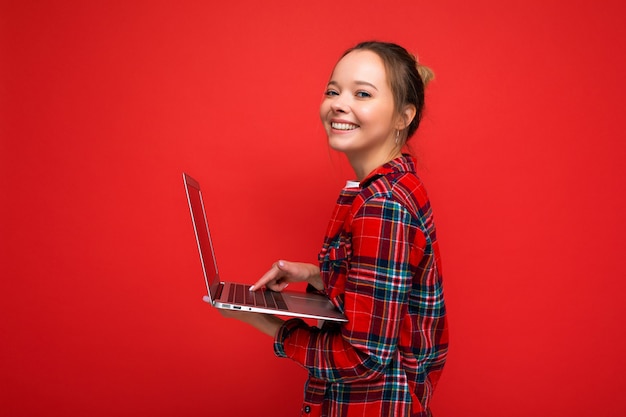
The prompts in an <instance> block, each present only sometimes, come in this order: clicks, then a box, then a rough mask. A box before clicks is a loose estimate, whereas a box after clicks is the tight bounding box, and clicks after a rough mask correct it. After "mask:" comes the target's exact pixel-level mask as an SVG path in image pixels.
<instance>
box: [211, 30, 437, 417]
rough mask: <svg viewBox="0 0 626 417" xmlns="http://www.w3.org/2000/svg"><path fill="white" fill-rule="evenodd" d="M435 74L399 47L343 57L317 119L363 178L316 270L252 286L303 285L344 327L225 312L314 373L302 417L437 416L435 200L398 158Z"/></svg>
mask: <svg viewBox="0 0 626 417" xmlns="http://www.w3.org/2000/svg"><path fill="white" fill-rule="evenodd" d="M431 78H432V72H430V70H429V69H427V68H426V67H423V66H421V65H420V64H419V63H417V62H416V60H415V58H414V57H413V56H412V55H411V54H409V53H408V52H407V51H406V50H405V49H404V48H402V47H400V46H398V45H395V44H391V43H382V42H365V43H361V44H359V45H357V46H355V47H354V48H352V49H350V50H348V51H347V52H346V53H345V54H344V55H343V57H342V58H341V59H340V60H339V62H338V63H337V64H336V66H335V68H334V71H333V73H332V75H331V77H330V81H329V82H328V86H327V88H326V93H325V96H324V99H323V101H322V104H321V107H320V117H321V119H322V123H323V125H324V127H325V129H326V133H327V134H328V141H329V144H330V146H331V147H332V148H333V149H335V150H337V151H339V152H343V153H344V154H345V155H346V156H347V158H348V160H349V162H350V164H351V166H352V168H353V169H354V172H355V174H356V178H357V180H358V182H354V181H350V182H348V184H347V185H346V188H344V189H343V190H342V192H341V193H340V196H339V199H338V201H337V205H336V208H335V210H334V213H333V216H332V218H331V220H330V224H329V227H328V231H327V234H326V237H325V239H324V242H323V246H322V250H321V252H320V254H319V265H312V264H304V263H297V262H288V261H282V260H281V261H278V262H276V263H275V264H274V265H273V266H272V268H271V269H270V270H269V271H268V272H267V273H266V274H265V275H264V276H263V277H261V279H259V281H258V282H256V283H255V284H254V285H253V286H252V290H256V289H258V288H261V287H262V286H264V285H265V286H267V287H268V288H270V289H272V290H275V291H282V290H283V289H284V288H285V287H286V286H287V285H288V284H289V283H290V282H307V283H308V284H309V285H308V289H309V290H312V291H319V292H322V293H324V294H326V295H327V296H328V297H330V299H331V300H333V302H335V303H336V304H337V305H338V306H339V307H340V308H341V309H342V310H344V311H345V314H346V316H347V318H348V319H349V322H347V323H344V324H325V325H324V326H322V327H321V328H317V327H310V326H308V325H307V324H305V322H303V321H302V320H299V319H292V320H288V321H283V320H281V319H280V318H278V317H275V316H272V315H262V314H250V313H241V312H234V313H233V312H227V311H226V310H221V311H222V313H223V314H224V315H226V316H228V317H235V318H237V319H240V320H242V321H245V322H247V323H249V324H251V325H252V326H254V327H256V328H257V329H259V330H261V331H262V332H265V333H267V334H268V335H270V336H272V337H274V350H275V352H276V354H277V355H278V356H281V357H288V358H291V359H293V360H294V361H296V362H298V363H299V364H300V365H302V366H304V367H305V368H306V369H307V370H308V371H309V379H308V381H307V384H306V389H305V399H304V406H303V408H302V415H305V416H313V415H315V416H342V417H350V416H377V417H378V416H394V417H400V416H420V417H422V416H430V415H431V412H430V409H429V403H430V399H431V396H432V393H433V390H434V388H435V385H436V384H437V381H438V379H439V375H440V373H441V371H442V369H443V366H444V363H445V359H446V353H447V346H448V338H447V326H446V310H445V305H444V298H443V288H442V281H441V264H440V258H439V248H438V243H437V236H436V232H435V225H434V223H433V216H432V211H431V207H430V202H429V200H428V197H427V195H426V191H425V190H424V186H423V184H422V182H421V181H420V179H419V178H418V176H417V175H416V172H415V160H414V159H413V158H412V157H411V156H409V155H407V154H403V153H402V149H403V147H404V145H405V144H406V141H407V140H408V139H409V138H410V137H411V136H412V135H413V134H414V133H415V130H416V129H417V127H418V125H419V122H420V117H421V112H422V107H423V105H424V86H425V85H426V84H427V83H428V81H429V80H430V79H431Z"/></svg>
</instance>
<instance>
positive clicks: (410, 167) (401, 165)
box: [360, 154, 415, 188]
mask: <svg viewBox="0 0 626 417" xmlns="http://www.w3.org/2000/svg"><path fill="white" fill-rule="evenodd" d="M401 172H413V173H414V172H415V158H413V157H412V156H411V155H408V154H402V156H399V157H397V158H396V159H392V160H391V161H389V162H387V163H385V164H383V165H381V166H379V167H378V168H376V169H375V170H373V171H372V172H370V173H369V174H368V175H367V176H366V177H365V178H364V179H363V180H362V181H361V183H360V186H361V188H365V187H367V186H368V185H369V184H370V183H371V182H372V181H374V180H375V179H376V178H378V177H382V176H385V175H387V174H392V173H401Z"/></svg>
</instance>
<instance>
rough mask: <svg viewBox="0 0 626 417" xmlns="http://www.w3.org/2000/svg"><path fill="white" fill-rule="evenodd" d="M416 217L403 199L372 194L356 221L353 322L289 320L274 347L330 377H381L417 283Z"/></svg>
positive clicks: (349, 284) (348, 303) (348, 305)
mask: <svg viewBox="0 0 626 417" xmlns="http://www.w3.org/2000/svg"><path fill="white" fill-rule="evenodd" d="M410 222H411V216H410V214H409V212H408V211H407V210H406V208H404V207H403V206H402V205H401V204H399V203H397V202H395V201H392V200H389V199H386V198H382V197H380V198H378V197H377V198H371V199H369V200H368V201H366V202H365V204H363V205H362V206H361V208H360V209H359V210H358V212H357V213H355V215H354V218H353V221H352V228H351V229H352V260H351V264H350V268H349V271H348V275H347V277H346V284H345V294H344V297H345V298H344V309H345V313H346V316H347V318H348V320H349V321H348V322H347V323H344V324H342V325H341V326H329V327H324V328H322V329H318V328H315V327H309V326H307V325H306V324H305V323H304V322H303V321H301V320H298V319H293V320H289V321H287V322H286V323H285V324H284V325H283V327H282V328H281V329H280V331H279V332H278V334H277V336H276V340H275V344H274V350H275V353H276V354H277V355H278V356H283V357H289V358H291V359H293V360H294V361H296V362H298V363H300V364H301V365H302V366H304V367H305V368H306V369H307V370H308V371H309V373H310V374H311V375H312V376H314V377H316V378H320V379H324V380H326V381H329V382H344V383H346V382H351V381H357V380H370V379H376V378H377V377H379V376H380V375H381V373H382V371H383V370H384V369H385V367H386V366H387V365H388V364H389V362H390V361H391V360H392V358H393V355H394V353H395V351H396V348H397V344H398V337H399V336H398V335H399V332H400V326H401V320H402V317H403V316H404V314H406V311H407V305H408V297H409V292H410V290H411V285H412V273H411V266H410V264H411V262H410V259H409V258H410V254H411V250H412V241H411V238H410V234H411V233H410Z"/></svg>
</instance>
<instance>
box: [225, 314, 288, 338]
mask: <svg viewBox="0 0 626 417" xmlns="http://www.w3.org/2000/svg"><path fill="white" fill-rule="evenodd" d="M227 317H230V318H235V319H238V320H240V321H243V322H244V323H248V324H249V325H250V326H252V327H254V328H255V329H257V330H259V331H260V332H262V333H265V334H266V335H268V336H270V337H275V336H276V333H278V330H279V329H280V327H281V326H282V325H283V323H284V320H282V319H280V318H278V317H276V316H274V315H271V314H259V313H247V312H232V313H229V314H228V315H227Z"/></svg>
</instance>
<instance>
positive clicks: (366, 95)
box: [356, 91, 372, 98]
mask: <svg viewBox="0 0 626 417" xmlns="http://www.w3.org/2000/svg"><path fill="white" fill-rule="evenodd" d="M356 96H357V97H359V98H369V97H371V96H372V95H371V94H370V93H368V92H367V91H357V92H356Z"/></svg>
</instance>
